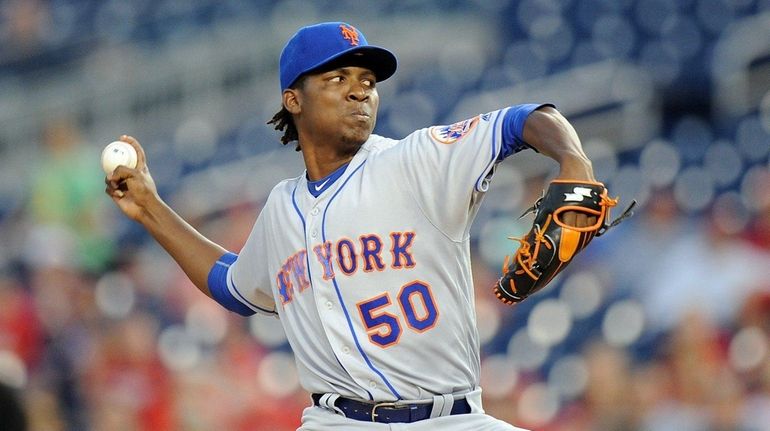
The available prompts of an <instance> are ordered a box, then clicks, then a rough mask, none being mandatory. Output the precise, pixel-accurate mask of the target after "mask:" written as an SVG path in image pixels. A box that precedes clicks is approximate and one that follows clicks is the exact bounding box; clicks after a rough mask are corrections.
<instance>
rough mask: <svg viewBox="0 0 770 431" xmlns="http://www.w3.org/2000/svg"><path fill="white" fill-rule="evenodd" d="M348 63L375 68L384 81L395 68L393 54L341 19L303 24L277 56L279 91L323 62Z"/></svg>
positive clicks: (318, 67) (320, 67)
mask: <svg viewBox="0 0 770 431" xmlns="http://www.w3.org/2000/svg"><path fill="white" fill-rule="evenodd" d="M336 61H340V65H342V64H348V62H349V64H351V65H356V66H360V67H366V68H367V69H370V70H371V71H372V72H374V76H376V77H377V81H384V80H386V79H388V78H390V77H391V76H392V75H393V74H394V73H395V72H396V65H397V62H396V56H395V55H393V53H392V52H390V51H388V50H387V49H385V48H380V47H379V46H373V45H369V43H368V42H367V41H366V37H364V34H363V33H361V32H360V31H358V30H357V29H356V28H355V27H353V26H352V25H350V24H347V23H344V22H323V23H320V24H315V25H310V26H307V27H302V28H301V29H299V30H298V31H297V33H295V34H294V36H292V37H291V39H289V41H288V42H287V43H286V46H284V47H283V51H282V52H281V60H280V75H281V91H283V90H286V89H287V88H289V87H291V85H292V84H294V82H295V81H296V80H297V78H299V77H300V76H301V75H303V74H305V73H308V72H312V71H314V70H319V69H323V68H324V66H329V65H332V64H337V63H336Z"/></svg>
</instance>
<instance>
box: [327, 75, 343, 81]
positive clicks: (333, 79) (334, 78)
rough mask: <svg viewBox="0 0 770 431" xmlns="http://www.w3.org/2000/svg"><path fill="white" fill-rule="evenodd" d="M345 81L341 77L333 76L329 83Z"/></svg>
mask: <svg viewBox="0 0 770 431" xmlns="http://www.w3.org/2000/svg"><path fill="white" fill-rule="evenodd" d="M344 80H345V77H344V76H342V75H337V76H333V77H332V78H331V79H329V81H331V82H342V81H344Z"/></svg>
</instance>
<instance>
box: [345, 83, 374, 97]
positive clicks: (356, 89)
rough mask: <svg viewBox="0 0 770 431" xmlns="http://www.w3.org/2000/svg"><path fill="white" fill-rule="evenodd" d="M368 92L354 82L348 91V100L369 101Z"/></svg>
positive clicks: (363, 86) (361, 85)
mask: <svg viewBox="0 0 770 431" xmlns="http://www.w3.org/2000/svg"><path fill="white" fill-rule="evenodd" d="M369 92H370V90H369V89H368V88H366V86H365V85H363V84H362V83H360V82H354V83H352V84H351V85H350V88H349V89H348V100H352V101H356V102H363V101H365V100H367V99H369Z"/></svg>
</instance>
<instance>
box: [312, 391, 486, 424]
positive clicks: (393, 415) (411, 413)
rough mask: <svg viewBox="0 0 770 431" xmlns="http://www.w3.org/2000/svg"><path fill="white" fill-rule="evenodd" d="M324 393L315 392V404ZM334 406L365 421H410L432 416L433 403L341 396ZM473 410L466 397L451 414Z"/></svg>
mask: <svg viewBox="0 0 770 431" xmlns="http://www.w3.org/2000/svg"><path fill="white" fill-rule="evenodd" d="M322 396H323V394H313V395H312V398H313V404H314V405H316V406H318V407H324V406H321V405H320V403H319V400H320V399H321V397H322ZM334 407H336V408H338V409H340V410H342V412H343V413H344V414H345V417H347V418H350V419H355V420H358V421H364V422H381V423H408V422H417V421H421V420H424V419H428V418H430V413H431V410H433V403H426V404H401V403H398V404H396V403H392V402H384V403H371V402H364V401H357V400H353V399H350V398H343V397H339V398H337V400H336V401H335V402H334ZM470 412H471V406H470V404H468V401H467V400H466V399H465V398H462V399H458V400H455V401H454V404H453V405H452V411H451V412H450V413H449V414H450V415H464V414H468V413H470Z"/></svg>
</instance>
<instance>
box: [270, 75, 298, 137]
mask: <svg viewBox="0 0 770 431" xmlns="http://www.w3.org/2000/svg"><path fill="white" fill-rule="evenodd" d="M306 76H307V75H302V76H300V77H299V78H297V80H296V81H295V82H294V84H292V85H291V86H290V87H289V88H292V89H296V88H297V87H302V86H304V85H305V77H306ZM267 124H273V125H274V127H275V130H279V131H282V132H283V136H281V143H282V144H283V145H286V144H288V143H289V142H292V141H297V146H296V147H295V148H294V150H295V151H300V150H301V149H302V148H300V146H299V134H298V133H297V126H296V125H294V117H292V115H291V112H289V111H288V110H286V107H284V106H283V105H281V110H280V111H278V112H276V114H275V115H273V118H272V119H271V120H270V121H268V122H267Z"/></svg>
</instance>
